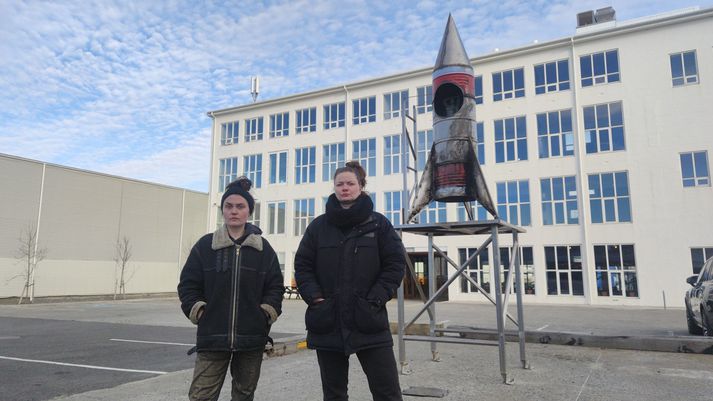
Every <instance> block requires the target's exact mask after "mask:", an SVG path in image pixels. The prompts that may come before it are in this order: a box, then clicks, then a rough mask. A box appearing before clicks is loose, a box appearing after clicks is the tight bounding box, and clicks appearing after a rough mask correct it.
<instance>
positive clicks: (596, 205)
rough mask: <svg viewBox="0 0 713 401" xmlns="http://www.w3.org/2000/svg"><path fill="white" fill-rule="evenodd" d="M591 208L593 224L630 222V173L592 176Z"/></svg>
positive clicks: (590, 183)
mask: <svg viewBox="0 0 713 401" xmlns="http://www.w3.org/2000/svg"><path fill="white" fill-rule="evenodd" d="M589 208H590V209H591V212H592V223H604V222H607V223H610V222H620V223H622V222H630V221H631V205H630V204H629V177H628V173H627V172H626V171H622V172H618V173H602V174H590V175H589Z"/></svg>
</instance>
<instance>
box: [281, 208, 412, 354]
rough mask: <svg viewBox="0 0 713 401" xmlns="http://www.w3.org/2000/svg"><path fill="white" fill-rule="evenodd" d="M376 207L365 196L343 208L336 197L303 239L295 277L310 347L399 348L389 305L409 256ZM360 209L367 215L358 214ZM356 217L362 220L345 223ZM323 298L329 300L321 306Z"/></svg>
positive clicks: (345, 349) (343, 349)
mask: <svg viewBox="0 0 713 401" xmlns="http://www.w3.org/2000/svg"><path fill="white" fill-rule="evenodd" d="M330 206H331V210H334V213H333V215H332V217H331V218H330ZM372 207H373V206H372V203H371V200H370V199H369V197H368V196H367V195H362V196H360V198H359V199H358V200H357V203H356V204H355V205H354V206H353V207H352V208H351V209H349V210H339V209H341V206H338V203H337V201H336V198H335V197H334V195H332V196H330V199H329V200H328V201H327V213H326V214H323V215H321V216H319V217H317V218H316V219H314V221H312V222H311V223H310V224H309V226H308V227H307V230H306V231H305V233H304V236H303V237H302V241H301V242H300V245H299V248H298V249H297V252H296V254H295V278H296V280H297V286H298V288H299V291H300V294H301V295H302V299H304V301H305V302H306V303H307V305H308V307H307V311H306V313H305V324H306V326H307V346H308V347H309V348H312V349H317V350H324V351H337V352H344V353H345V354H347V355H348V354H352V353H354V352H357V351H360V350H363V349H368V348H375V347H385V346H392V345H393V339H392V337H391V332H390V330H389V320H388V315H387V312H386V307H385V304H386V302H387V301H388V300H389V299H391V298H392V297H393V296H394V295H396V289H397V288H398V286H399V284H400V283H401V280H402V278H403V275H404V268H405V266H406V258H405V252H404V247H403V244H402V242H401V238H400V237H399V236H398V235H397V234H396V232H395V231H394V228H393V226H392V225H391V222H389V220H388V219H387V218H386V217H384V216H383V215H382V214H380V213H377V212H374V211H372ZM358 208H361V209H362V211H363V212H359V211H358V210H353V209H358ZM352 212H355V213H358V214H356V215H354V216H352V214H355V213H352ZM356 217H358V220H359V221H358V222H356V223H354V224H352V223H347V225H344V224H345V223H343V222H344V221H345V220H349V218H356ZM330 220H331V221H330ZM317 298H324V299H325V300H324V301H322V302H319V303H315V302H314V300H315V299H317Z"/></svg>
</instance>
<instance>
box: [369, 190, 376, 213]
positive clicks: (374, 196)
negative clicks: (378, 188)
mask: <svg viewBox="0 0 713 401" xmlns="http://www.w3.org/2000/svg"><path fill="white" fill-rule="evenodd" d="M369 198H370V199H371V204H372V205H373V207H374V211H377V210H378V209H377V208H376V194H375V193H374V192H369Z"/></svg>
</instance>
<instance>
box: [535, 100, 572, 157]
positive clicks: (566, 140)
mask: <svg viewBox="0 0 713 401" xmlns="http://www.w3.org/2000/svg"><path fill="white" fill-rule="evenodd" d="M537 144H538V147H539V153H540V159H546V158H548V157H556V156H572V155H574V136H573V135H572V110H560V111H550V112H548V113H540V114H538V115H537Z"/></svg>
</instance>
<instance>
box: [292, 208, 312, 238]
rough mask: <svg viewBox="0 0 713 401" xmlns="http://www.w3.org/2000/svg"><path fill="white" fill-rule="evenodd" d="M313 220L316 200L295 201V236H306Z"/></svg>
mask: <svg viewBox="0 0 713 401" xmlns="http://www.w3.org/2000/svg"><path fill="white" fill-rule="evenodd" d="M312 220H314V199H295V220H294V235H295V236H300V235H302V234H304V232H305V230H306V229H307V225H308V224H309V223H310V222H311V221H312Z"/></svg>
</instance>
